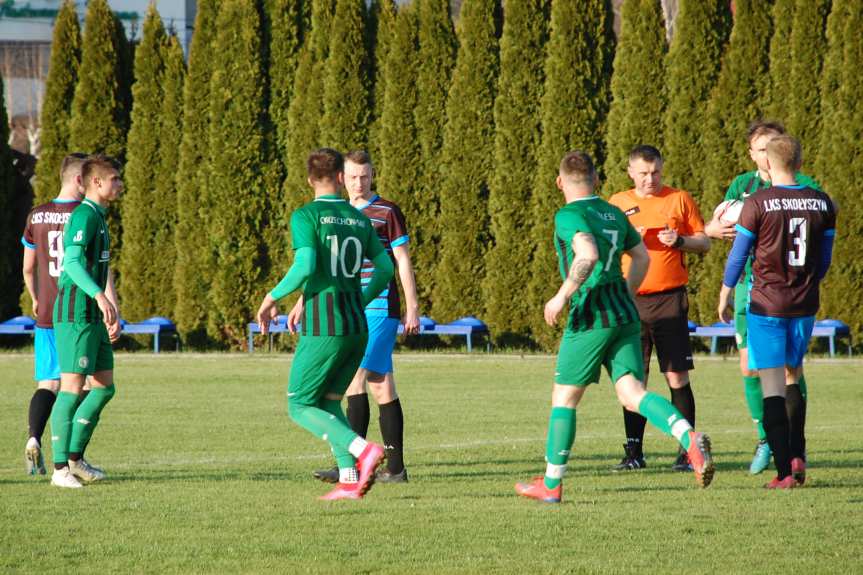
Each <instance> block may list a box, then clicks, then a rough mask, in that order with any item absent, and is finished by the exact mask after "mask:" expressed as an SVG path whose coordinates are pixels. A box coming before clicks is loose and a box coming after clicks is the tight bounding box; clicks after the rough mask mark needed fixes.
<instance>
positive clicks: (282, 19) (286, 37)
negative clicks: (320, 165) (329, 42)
mask: <svg viewBox="0 0 863 575" xmlns="http://www.w3.org/2000/svg"><path fill="white" fill-rule="evenodd" d="M302 4H303V2H302V1H301V0H272V1H271V6H270V10H269V19H270V22H271V24H270V25H271V29H272V35H271V37H270V74H269V75H270V117H271V118H272V121H273V124H274V125H275V128H276V146H277V150H278V155H279V158H280V159H281V162H282V164H286V163H287V153H288V140H289V135H290V132H289V124H288V109H289V108H290V105H291V96H293V90H294V74H295V73H296V70H297V64H298V60H299V52H300V48H301V47H302V41H303V22H302V18H303V12H302Z"/></svg>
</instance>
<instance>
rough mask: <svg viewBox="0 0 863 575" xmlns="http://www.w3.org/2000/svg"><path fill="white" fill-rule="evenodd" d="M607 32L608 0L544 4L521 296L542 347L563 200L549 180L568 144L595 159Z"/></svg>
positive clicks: (604, 99) (605, 92)
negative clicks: (538, 135)
mask: <svg viewBox="0 0 863 575" xmlns="http://www.w3.org/2000/svg"><path fill="white" fill-rule="evenodd" d="M612 38H613V32H612V10H611V5H610V3H609V2H607V1H605V0H590V1H585V2H582V3H578V5H576V3H571V2H553V3H552V7H551V35H550V37H549V41H548V44H547V46H546V60H545V91H544V93H543V95H542V103H541V106H540V110H541V112H540V115H541V118H542V130H543V131H542V141H541V144H540V148H539V153H538V156H537V158H538V160H537V171H536V174H535V180H534V185H533V197H532V200H531V215H532V217H533V225H532V228H531V235H530V248H531V250H532V252H533V260H532V262H531V268H530V276H529V277H530V280H529V284H528V289H527V294H526V295H527V298H528V302H527V306H528V309H530V310H531V311H530V315H529V317H530V321H531V325H532V332H533V336H534V339H535V340H536V341H537V343H539V344H540V345H541V346H543V347H544V348H546V349H551V347H552V346H553V345H554V344H555V342H556V339H557V336H556V335H555V333H556V330H553V329H551V328H549V327H548V326H546V325H545V322H544V321H543V319H542V317H543V316H542V308H543V305H544V304H545V302H546V301H548V299H549V298H550V297H551V296H552V295H554V293H555V291H556V290H557V287H558V286H559V285H560V275H559V271H558V266H557V256H556V255H555V252H554V245H553V237H554V214H555V212H556V211H557V210H558V209H559V208H560V207H561V206H562V205H563V198H562V196H561V193H560V190H558V189H557V187H556V186H555V178H556V177H557V174H558V166H559V165H560V159H561V158H562V157H563V155H564V154H565V153H566V152H567V151H569V150H573V149H580V150H584V151H585V152H587V153H589V154H590V156H591V157H592V158H593V159H594V161H598V160H597V158H600V157H601V153H600V151H601V150H600V141H601V136H600V134H602V132H603V130H604V126H603V121H604V120H605V115H606V113H607V110H608V105H609V100H610V89H609V77H610V74H609V68H610V67H611V58H612V55H611V50H612V47H613V39H612Z"/></svg>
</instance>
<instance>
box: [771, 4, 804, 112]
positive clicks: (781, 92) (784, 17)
mask: <svg viewBox="0 0 863 575" xmlns="http://www.w3.org/2000/svg"><path fill="white" fill-rule="evenodd" d="M796 5H797V0H775V4H773V37H772V39H771V40H770V82H769V83H768V84H767V94H766V103H765V109H766V110H767V114H768V116H770V118H771V119H776V120H780V121H783V122H784V121H785V119H786V118H787V117H788V109H789V101H788V97H789V94H790V93H791V64H792V60H793V55H792V53H791V34H792V33H793V30H794V12H795V8H796Z"/></svg>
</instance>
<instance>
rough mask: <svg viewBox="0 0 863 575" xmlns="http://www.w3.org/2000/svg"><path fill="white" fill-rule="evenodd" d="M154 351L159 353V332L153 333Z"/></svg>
mask: <svg viewBox="0 0 863 575" xmlns="http://www.w3.org/2000/svg"><path fill="white" fill-rule="evenodd" d="M153 353H159V332H158V331H157V332H156V333H155V334H153Z"/></svg>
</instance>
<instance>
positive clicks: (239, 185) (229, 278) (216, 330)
mask: <svg viewBox="0 0 863 575" xmlns="http://www.w3.org/2000/svg"><path fill="white" fill-rule="evenodd" d="M258 8H259V7H258V6H257V5H255V3H250V2H248V1H246V0H222V1H221V2H219V12H218V16H217V18H216V36H215V47H216V50H215V53H216V54H218V58H216V60H215V61H214V63H213V68H212V77H211V80H210V156H209V164H210V179H209V194H210V197H211V202H212V203H211V210H210V212H209V215H208V217H207V225H206V227H204V228H202V230H204V233H206V234H209V239H210V242H211V245H212V246H213V248H214V251H215V254H216V261H215V269H214V272H213V275H212V285H211V286H210V298H209V300H210V305H211V306H212V307H211V310H210V313H209V314H208V323H207V331H208V333H209V335H210V336H211V337H212V338H214V339H215V340H217V341H219V342H221V343H223V344H226V345H229V346H234V347H239V346H242V345H243V344H244V342H245V339H246V337H245V333H246V324H247V323H248V321H249V319H250V318H251V317H252V315H253V313H254V309H253V308H254V306H256V304H257V302H258V301H259V300H260V299H261V298H262V297H263V295H264V293H266V291H267V289H269V287H271V286H268V285H266V283H265V281H264V280H265V279H266V277H267V272H268V270H269V267H268V263H267V261H266V250H265V247H266V246H265V245H264V242H263V239H262V237H261V230H262V229H263V228H264V226H263V225H262V223H263V222H264V221H265V218H266V208H267V202H266V198H267V193H266V188H265V185H264V182H265V180H264V175H263V173H262V170H261V165H262V163H263V160H264V137H265V133H264V130H265V126H264V125H263V122H262V119H263V118H264V117H265V112H266V110H265V108H264V102H265V98H266V94H265V82H264V79H263V76H264V70H263V68H262V66H263V46H262V43H261V21H260V13H259V11H258ZM205 239H206V238H201V240H205Z"/></svg>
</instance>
